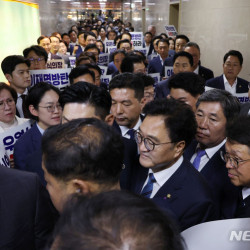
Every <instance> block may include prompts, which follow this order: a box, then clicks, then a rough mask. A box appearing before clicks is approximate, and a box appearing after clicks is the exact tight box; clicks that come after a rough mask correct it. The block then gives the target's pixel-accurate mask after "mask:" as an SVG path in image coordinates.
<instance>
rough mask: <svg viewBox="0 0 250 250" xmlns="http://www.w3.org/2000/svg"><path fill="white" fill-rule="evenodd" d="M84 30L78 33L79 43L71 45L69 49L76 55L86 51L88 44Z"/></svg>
mask: <svg viewBox="0 0 250 250" xmlns="http://www.w3.org/2000/svg"><path fill="white" fill-rule="evenodd" d="M84 34H85V32H84V31H81V32H79V33H78V34H77V38H78V45H71V46H70V48H69V50H70V54H71V55H72V56H75V57H79V56H80V54H81V53H82V52H83V51H84V48H85V46H86V44H85V39H84Z"/></svg>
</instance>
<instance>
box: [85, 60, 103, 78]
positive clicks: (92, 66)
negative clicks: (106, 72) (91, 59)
mask: <svg viewBox="0 0 250 250" xmlns="http://www.w3.org/2000/svg"><path fill="white" fill-rule="evenodd" d="M85 66H86V67H88V68H89V69H95V70H97V71H98V73H99V75H100V76H101V75H102V70H101V68H100V67H99V66H98V65H96V64H94V63H87V64H85Z"/></svg>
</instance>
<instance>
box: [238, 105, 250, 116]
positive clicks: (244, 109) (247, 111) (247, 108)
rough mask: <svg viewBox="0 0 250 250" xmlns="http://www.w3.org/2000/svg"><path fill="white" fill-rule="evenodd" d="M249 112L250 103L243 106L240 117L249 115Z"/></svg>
mask: <svg viewBox="0 0 250 250" xmlns="http://www.w3.org/2000/svg"><path fill="white" fill-rule="evenodd" d="M249 111H250V102H247V103H244V104H241V106H240V115H248V113H249Z"/></svg>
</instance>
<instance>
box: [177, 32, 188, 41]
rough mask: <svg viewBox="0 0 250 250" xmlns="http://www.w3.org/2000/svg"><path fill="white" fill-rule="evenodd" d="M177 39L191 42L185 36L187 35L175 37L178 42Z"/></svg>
mask: <svg viewBox="0 0 250 250" xmlns="http://www.w3.org/2000/svg"><path fill="white" fill-rule="evenodd" d="M177 39H184V40H185V41H186V42H187V43H188V42H189V38H188V37H187V36H185V35H182V34H180V35H177V36H176V37H175V41H176V40H177Z"/></svg>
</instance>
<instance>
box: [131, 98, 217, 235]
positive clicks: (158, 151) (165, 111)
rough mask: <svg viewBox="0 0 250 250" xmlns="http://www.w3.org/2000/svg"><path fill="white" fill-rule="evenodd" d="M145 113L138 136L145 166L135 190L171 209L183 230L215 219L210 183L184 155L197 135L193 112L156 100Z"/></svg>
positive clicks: (172, 100) (141, 160)
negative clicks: (208, 183)
mask: <svg viewBox="0 0 250 250" xmlns="http://www.w3.org/2000/svg"><path fill="white" fill-rule="evenodd" d="M143 111H144V113H145V114H146V117H145V119H144V120H143V122H142V124H141V125H140V128H139V129H138V130H137V132H136V133H135V140H136V142H137V144H138V147H139V151H140V159H139V160H140V164H141V165H142V166H143V167H141V168H139V169H138V171H137V173H136V174H135V176H134V179H133V186H132V191H133V192H135V193H137V194H141V195H142V196H144V197H146V198H150V199H152V200H153V201H154V202H156V204H158V205H159V206H161V207H163V208H167V209H169V210H171V211H172V212H173V213H174V214H175V216H176V218H177V220H178V222H179V225H180V229H181V230H184V229H186V228H189V227H191V226H194V225H196V224H199V223H202V222H205V221H209V220H212V219H215V217H214V206H213V202H212V198H211V194H210V190H209V187H208V185H207V183H206V182H205V180H204V179H203V178H202V177H201V176H200V174H199V173H198V172H197V171H196V170H195V169H194V168H193V167H192V165H191V164H190V163H189V162H188V161H186V160H184V158H183V156H182V155H183V151H184V149H185V148H186V146H188V144H189V143H190V142H191V141H192V139H193V137H194V136H195V133H196V127H197V125H196V122H195V117H194V114H193V111H192V110H191V109H190V108H189V107H188V105H187V104H185V103H181V102H178V101H176V100H174V99H171V100H168V99H165V100H155V101H153V102H150V103H148V104H147V105H146V106H145V108H144V110H143Z"/></svg>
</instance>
